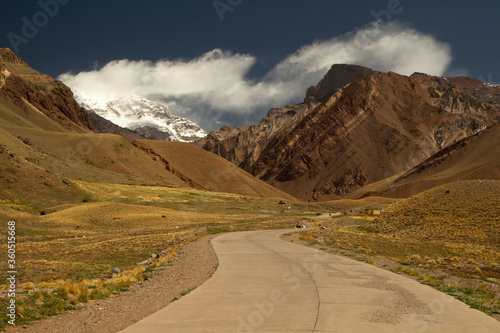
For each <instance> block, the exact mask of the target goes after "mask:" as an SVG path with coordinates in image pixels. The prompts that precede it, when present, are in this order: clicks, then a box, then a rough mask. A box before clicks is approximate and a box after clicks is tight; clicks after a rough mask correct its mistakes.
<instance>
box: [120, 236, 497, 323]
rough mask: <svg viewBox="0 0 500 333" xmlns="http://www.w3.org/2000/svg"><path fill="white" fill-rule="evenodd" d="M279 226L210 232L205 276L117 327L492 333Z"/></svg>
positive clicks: (442, 301)
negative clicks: (288, 235)
mask: <svg viewBox="0 0 500 333" xmlns="http://www.w3.org/2000/svg"><path fill="white" fill-rule="evenodd" d="M283 232H285V231H283V230H278V231H255V232H241V233H231V234H224V235H221V236H219V237H217V238H214V239H213V240H212V245H213V247H214V249H215V251H216V253H217V256H218V258H219V268H218V269H217V271H216V272H215V274H214V275H213V276H212V278H210V279H209V280H208V281H207V282H205V283H204V284H203V285H202V286H200V287H199V288H197V289H196V290H194V291H192V292H191V293H190V294H188V295H187V296H184V297H182V298H181V299H180V300H178V301H176V302H173V303H172V304H170V305H169V306H167V307H166V308H164V309H162V310H160V311H158V312H156V313H154V314H152V315H150V316H149V317H147V318H145V319H143V320H141V321H139V322H137V323H135V324H134V325H132V326H129V327H128V328H126V329H125V330H123V331H122V332H124V333H139V332H141V333H143V332H148V333H155V332H206V333H208V332H217V333H219V332H274V333H276V332H342V333H346V332H384V333H387V332H397V333H402V332H439V333H441V332H454V333H459V332H467V333H469V332H475V333H479V332H492V333H493V332H495V333H496V332H500V323H499V322H497V321H496V320H495V319H493V318H491V317H489V316H487V315H486V314H484V313H482V312H480V311H478V310H474V309H471V308H469V307H468V306H467V305H465V304H464V303H462V302H460V301H458V300H456V299H454V298H452V297H450V296H448V295H445V294H443V293H440V292H438V291H436V290H434V289H432V288H431V287H428V286H425V285H422V284H420V283H418V282H416V281H413V280H411V279H409V278H406V277H404V276H401V275H398V274H394V273H391V272H388V271H386V270H383V269H380V268H376V267H374V266H372V265H369V264H365V263H361V262H358V261H354V260H351V259H347V258H344V257H339V256H335V255H331V254H326V253H324V252H321V251H317V250H314V249H310V248H307V247H304V246H300V245H296V244H293V243H289V242H284V241H282V240H280V239H279V235H280V234H282V233H283Z"/></svg>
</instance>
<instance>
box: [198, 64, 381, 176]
mask: <svg viewBox="0 0 500 333" xmlns="http://www.w3.org/2000/svg"><path fill="white" fill-rule="evenodd" d="M374 73H376V71H373V70H371V69H369V68H365V67H361V66H355V65H345V64H340V65H337V64H336V65H333V66H332V67H331V68H330V70H329V71H328V73H326V75H325V76H324V77H323V79H322V80H321V81H320V82H319V83H318V85H316V86H312V87H310V88H309V89H307V92H306V96H305V98H304V103H301V104H291V105H285V106H284V107H281V108H273V109H270V110H269V112H268V113H267V116H266V117H264V118H263V119H262V120H261V121H260V123H259V124H258V125H250V126H244V127H237V126H235V127H229V126H224V127H222V128H221V129H220V130H219V131H217V132H210V133H209V134H208V135H207V136H206V137H205V138H203V139H201V140H198V141H197V142H195V144H196V145H197V146H199V147H202V148H203V149H205V150H208V151H210V152H212V153H215V154H217V155H219V156H222V157H224V158H225V159H226V160H228V161H230V162H232V163H234V164H236V165H237V166H239V167H240V168H242V169H244V170H246V171H248V172H250V171H251V170H252V168H253V166H254V164H255V162H256V161H257V159H258V158H259V157H260V155H261V154H262V152H263V151H264V149H265V148H266V147H267V146H268V145H269V143H270V142H272V141H273V138H274V137H275V136H276V135H278V133H279V135H283V134H284V133H286V132H288V131H289V130H291V129H292V128H293V127H294V126H295V125H297V123H298V122H300V121H301V120H302V118H303V117H304V116H305V115H306V114H307V113H309V112H310V111H311V110H313V109H314V108H315V107H316V106H318V105H319V104H320V103H321V102H323V101H325V100H327V99H328V98H329V97H330V96H331V95H333V94H334V93H336V92H337V91H339V90H340V89H341V88H343V87H344V86H345V85H346V84H348V83H351V82H354V81H356V80H358V79H360V78H363V77H365V76H368V75H371V74H374Z"/></svg>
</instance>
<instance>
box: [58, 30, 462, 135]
mask: <svg viewBox="0 0 500 333" xmlns="http://www.w3.org/2000/svg"><path fill="white" fill-rule="evenodd" d="M257 61H258V59H257V58H256V57H255V56H253V55H250V54H239V53H233V52H231V51H224V50H221V49H214V50H212V51H209V52H207V53H205V54H204V55H202V56H200V57H198V58H195V59H190V60H186V59H179V60H168V59H164V60H159V61H156V62H152V61H146V60H141V61H131V60H126V59H123V60H115V61H111V62H109V63H108V64H106V65H104V66H103V67H102V68H100V69H96V70H93V71H87V72H81V73H78V74H72V73H65V74H62V75H61V76H60V77H59V78H60V79H61V80H62V81H63V82H64V83H66V84H67V85H68V86H70V87H71V88H72V89H74V91H76V92H77V93H78V92H79V91H81V92H86V93H90V94H93V95H124V94H133V95H139V96H143V97H146V98H149V99H153V100H156V101H160V102H162V103H165V104H167V105H168V106H169V107H170V109H171V110H172V112H173V113H174V114H177V115H180V116H183V117H188V118H190V119H192V120H194V121H196V122H197V123H199V124H200V125H201V126H202V127H204V129H206V130H212V129H216V128H218V127H220V124H221V123H226V122H227V121H228V119H231V121H232V122H233V123H234V124H241V123H244V122H256V121H258V120H259V119H260V118H261V117H262V113H263V112H265V111H266V110H267V109H268V108H270V107H276V106H281V105H283V104H286V103H294V102H299V101H301V100H302V98H303V96H304V93H305V90H306V89H307V87H309V86H311V85H313V84H316V83H317V82H318V81H319V80H320V79H321V78H322V77H323V75H325V74H326V72H327V71H328V69H329V68H330V67H331V65H333V64H335V63H349V64H357V65H362V66H366V67H370V68H372V69H376V70H380V71H394V72H397V73H399V74H404V75H409V74H412V73H413V72H416V71H418V72H425V73H428V74H432V75H442V74H443V73H444V72H445V71H447V70H448V68H449V65H450V63H451V61H452V56H451V48H450V46H449V45H448V44H446V43H443V42H440V41H438V40H436V39H435V38H434V37H432V36H430V35H426V34H424V33H422V32H419V31H417V30H415V29H413V28H411V27H408V26H406V25H403V24H400V23H397V22H391V23H389V24H380V23H373V24H371V25H370V26H368V27H365V28H363V29H361V30H359V31H354V32H350V33H347V34H345V35H343V36H340V37H335V38H332V39H330V40H321V41H315V42H313V43H312V44H309V45H305V46H303V47H302V48H301V49H299V50H297V51H296V52H295V53H293V54H291V55H288V56H287V57H286V58H285V59H283V60H282V61H281V62H279V63H278V64H277V65H276V66H275V67H274V68H272V69H271V70H270V71H269V73H267V74H266V75H264V76H263V77H262V78H260V79H258V80H255V79H249V75H248V74H249V72H250V70H251V69H252V66H253V65H254V64H255V63H256V62H257Z"/></svg>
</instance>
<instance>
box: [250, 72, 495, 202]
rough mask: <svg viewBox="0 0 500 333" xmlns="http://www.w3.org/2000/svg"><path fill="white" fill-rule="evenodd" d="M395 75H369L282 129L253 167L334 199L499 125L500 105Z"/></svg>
mask: <svg viewBox="0 0 500 333" xmlns="http://www.w3.org/2000/svg"><path fill="white" fill-rule="evenodd" d="M427 88H428V87H426V86H424V85H422V84H419V83H417V82H414V81H413V80H412V79H410V78H408V77H405V76H401V75H398V74H395V73H387V74H381V73H378V74H373V75H371V76H368V77H365V78H362V79H360V80H358V81H356V82H354V83H351V84H350V85H348V86H346V87H345V88H344V89H342V90H340V91H339V92H337V93H336V94H334V95H332V96H331V97H330V98H329V99H328V100H327V101H326V102H324V103H323V104H321V105H320V106H318V107H317V108H315V109H314V110H312V111H311V112H309V113H308V114H307V115H305V116H304V118H303V119H302V120H301V121H300V122H298V123H297V125H296V126H295V127H294V128H293V129H292V130H291V131H288V132H287V133H280V134H277V135H276V137H275V140H274V142H273V145H272V146H268V147H267V148H266V149H265V151H264V152H263V153H262V154H261V156H260V157H259V159H258V160H257V161H256V162H255V164H254V167H253V168H252V169H251V170H250V172H251V173H252V174H254V175H256V176H258V177H259V178H261V179H263V180H265V181H267V182H269V183H271V184H273V185H275V186H276V187H278V188H280V189H282V190H285V191H288V192H289V193H292V192H293V194H294V195H295V196H297V197H299V198H303V199H333V198H337V197H340V196H344V195H346V194H348V193H350V192H352V191H354V190H356V189H358V188H360V187H362V186H364V185H366V184H369V183H372V182H376V181H380V180H383V179H386V178H388V177H391V176H393V175H395V174H398V173H400V172H404V171H406V170H408V169H409V168H411V167H413V166H415V165H417V164H418V163H420V162H422V161H423V160H425V159H426V158H428V157H429V156H431V155H433V154H434V153H436V152H438V151H439V150H441V149H443V148H445V147H447V146H448V145H450V144H453V143H454V142H456V141H458V140H461V139H463V138H466V137H468V136H471V135H474V134H475V133H477V132H479V131H481V130H483V129H485V128H487V127H488V126H490V125H491V124H493V123H494V122H495V118H496V117H497V116H498V114H499V110H498V108H496V107H493V106H491V105H489V104H486V103H483V102H481V101H479V100H477V99H475V98H474V97H472V96H470V95H468V94H466V93H464V92H463V91H461V90H459V89H457V88H456V87H448V88H447V87H438V88H436V89H435V94H431V93H430V92H429V90H428V89H427Z"/></svg>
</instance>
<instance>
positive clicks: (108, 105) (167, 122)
mask: <svg viewBox="0 0 500 333" xmlns="http://www.w3.org/2000/svg"><path fill="white" fill-rule="evenodd" d="M74 92H75V100H76V101H77V103H78V104H79V105H80V106H82V107H83V108H85V109H86V110H88V111H89V113H95V114H97V115H99V116H100V117H101V118H104V119H106V120H108V121H110V122H112V123H113V124H115V125H118V126H119V127H121V128H126V129H129V130H131V131H133V132H134V133H136V134H137V135H139V136H141V137H142V138H147V139H157V140H164V141H181V142H191V141H195V140H198V139H201V138H203V137H205V136H206V134H207V133H206V132H205V131H204V130H203V129H201V127H200V126H199V125H197V124H196V123H194V122H192V121H190V120H189V119H186V118H181V117H178V116H175V115H174V114H172V112H171V111H170V109H169V108H168V107H167V106H165V105H163V104H160V103H157V102H153V101H150V100H148V99H146V98H144V97H140V96H135V95H123V96H107V97H102V96H93V95H89V94H87V93H83V92H79V91H74ZM92 119H99V118H98V117H95V118H92ZM101 123H102V121H100V122H99V121H95V123H94V127H99V124H101Z"/></svg>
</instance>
